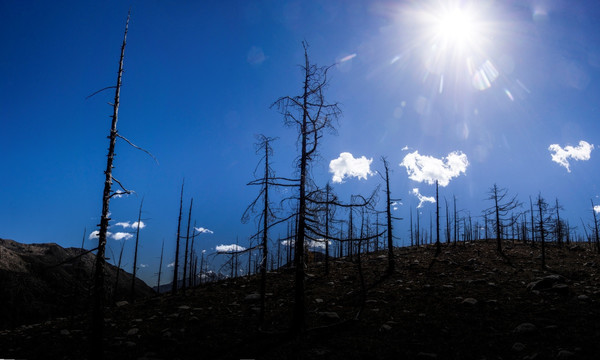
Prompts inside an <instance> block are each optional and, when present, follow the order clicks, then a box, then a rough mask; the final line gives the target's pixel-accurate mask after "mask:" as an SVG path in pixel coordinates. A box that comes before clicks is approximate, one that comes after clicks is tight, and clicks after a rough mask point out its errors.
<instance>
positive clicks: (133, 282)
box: [130, 198, 144, 301]
mask: <svg viewBox="0 0 600 360" xmlns="http://www.w3.org/2000/svg"><path fill="white" fill-rule="evenodd" d="M143 205H144V199H143V198H142V201H141V203H140V212H139V214H138V221H137V229H136V231H135V250H134V252H133V276H132V279H131V293H130V297H131V301H133V300H135V276H136V274H137V254H138V244H139V241H140V222H141V221H142V206H143Z"/></svg>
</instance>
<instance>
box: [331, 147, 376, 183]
mask: <svg viewBox="0 0 600 360" xmlns="http://www.w3.org/2000/svg"><path fill="white" fill-rule="evenodd" d="M372 162H373V159H367V158H366V157H365V156H361V157H360V158H356V159H355V158H354V156H352V154H350V153H349V152H343V153H341V154H340V156H339V157H338V158H337V159H333V160H331V161H330V162H329V172H330V173H333V182H334V183H341V182H343V181H344V178H345V177H356V178H358V179H359V180H360V179H365V180H366V179H367V176H368V175H373V172H371V163H372Z"/></svg>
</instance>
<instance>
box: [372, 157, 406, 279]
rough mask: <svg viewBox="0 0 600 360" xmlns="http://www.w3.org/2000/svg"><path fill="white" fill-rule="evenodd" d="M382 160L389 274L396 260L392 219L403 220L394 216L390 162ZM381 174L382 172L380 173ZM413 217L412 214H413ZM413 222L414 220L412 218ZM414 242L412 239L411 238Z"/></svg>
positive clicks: (392, 270)
mask: <svg viewBox="0 0 600 360" xmlns="http://www.w3.org/2000/svg"><path fill="white" fill-rule="evenodd" d="M381 161H382V162H383V168H384V169H385V178H384V177H383V176H382V178H383V180H384V181H385V195H386V208H385V212H386V216H387V248H388V266H387V272H388V274H391V273H393V272H394V268H395V261H394V235H393V231H392V220H401V219H400V218H395V217H393V216H392V209H391V207H392V200H393V199H392V198H391V194H392V193H391V191H390V173H389V163H388V162H387V159H386V158H385V157H382V158H381ZM379 175H380V176H381V174H379ZM394 201H400V200H394ZM411 217H412V215H411ZM411 222H412V220H411ZM411 233H412V224H411ZM411 239H412V234H411ZM411 242H412V240H411Z"/></svg>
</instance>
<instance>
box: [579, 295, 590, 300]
mask: <svg viewBox="0 0 600 360" xmlns="http://www.w3.org/2000/svg"><path fill="white" fill-rule="evenodd" d="M589 298H590V297H589V296H587V295H579V296H578V297H577V299H578V300H581V301H586V300H589Z"/></svg>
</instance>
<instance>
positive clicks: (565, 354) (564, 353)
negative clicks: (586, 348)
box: [556, 350, 575, 359]
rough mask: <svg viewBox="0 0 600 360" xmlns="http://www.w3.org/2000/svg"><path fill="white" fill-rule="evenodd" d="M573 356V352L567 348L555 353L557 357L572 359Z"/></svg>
mask: <svg viewBox="0 0 600 360" xmlns="http://www.w3.org/2000/svg"><path fill="white" fill-rule="evenodd" d="M574 356H575V354H574V353H572V352H570V351H568V350H561V351H559V352H558V354H556V358H557V359H572V358H573V357H574Z"/></svg>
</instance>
